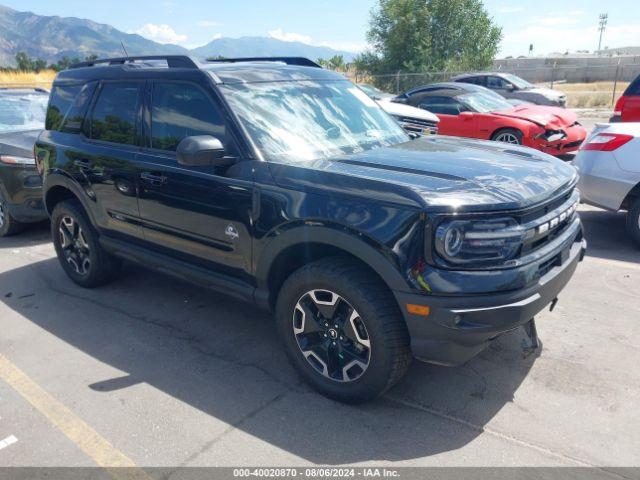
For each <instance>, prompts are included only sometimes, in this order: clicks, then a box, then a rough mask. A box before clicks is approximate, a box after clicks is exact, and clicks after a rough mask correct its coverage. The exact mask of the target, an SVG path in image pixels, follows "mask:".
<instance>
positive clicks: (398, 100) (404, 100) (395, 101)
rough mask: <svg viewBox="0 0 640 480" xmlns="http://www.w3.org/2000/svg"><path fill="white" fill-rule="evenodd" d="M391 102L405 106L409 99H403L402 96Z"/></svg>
mask: <svg viewBox="0 0 640 480" xmlns="http://www.w3.org/2000/svg"><path fill="white" fill-rule="evenodd" d="M391 101H392V102H393V103H402V104H404V105H406V104H407V103H409V99H408V98H407V97H403V96H401V95H400V96H397V97H394V98H392V99H391Z"/></svg>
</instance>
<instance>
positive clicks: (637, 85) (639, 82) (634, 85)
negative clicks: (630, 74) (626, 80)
mask: <svg viewBox="0 0 640 480" xmlns="http://www.w3.org/2000/svg"><path fill="white" fill-rule="evenodd" d="M624 94H625V95H640V76H639V77H638V78H636V79H635V80H634V81H633V82H631V84H630V85H629V87H628V88H627V90H626V91H625V92H624Z"/></svg>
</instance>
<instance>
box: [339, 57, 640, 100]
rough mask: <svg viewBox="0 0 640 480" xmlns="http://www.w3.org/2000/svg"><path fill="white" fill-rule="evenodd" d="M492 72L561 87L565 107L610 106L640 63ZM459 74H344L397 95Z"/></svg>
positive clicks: (356, 81) (525, 68)
mask: <svg viewBox="0 0 640 480" xmlns="http://www.w3.org/2000/svg"><path fill="white" fill-rule="evenodd" d="M494 71H499V72H503V73H512V74H514V75H517V76H519V77H521V78H524V79H525V80H527V81H529V82H531V83H534V84H536V85H540V86H546V87H549V88H555V89H557V90H561V91H563V92H564V93H566V94H567V103H568V106H569V107H573V108H604V107H612V106H613V105H614V104H615V102H616V101H617V99H618V98H619V97H620V95H622V93H623V92H624V90H625V89H626V87H627V85H628V84H629V82H631V81H633V80H634V79H635V78H636V77H637V76H638V75H640V62H639V63H625V64H623V63H616V64H611V65H556V64H554V65H549V66H537V67H524V66H523V67H507V68H498V69H496V70H494ZM460 73H470V72H469V71H464V72H463V71H440V72H425V73H405V72H396V73H389V74H384V75H368V74H364V73H362V72H347V74H346V75H347V76H348V77H349V78H350V79H351V80H352V81H354V82H355V83H370V84H373V85H375V86H376V87H378V88H380V89H382V90H384V91H386V92H389V93H393V94H396V95H398V94H400V93H402V92H406V91H407V90H410V89H412V88H415V87H419V86H421V85H427V84H430V83H437V82H447V81H449V80H450V79H451V78H452V77H454V76H456V75H458V74H460ZM475 73H482V72H475Z"/></svg>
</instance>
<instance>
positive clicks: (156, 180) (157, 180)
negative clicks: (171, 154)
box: [140, 172, 167, 186]
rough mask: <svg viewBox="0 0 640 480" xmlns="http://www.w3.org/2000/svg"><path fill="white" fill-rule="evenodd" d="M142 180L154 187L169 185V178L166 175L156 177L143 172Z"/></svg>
mask: <svg viewBox="0 0 640 480" xmlns="http://www.w3.org/2000/svg"><path fill="white" fill-rule="evenodd" d="M140 178H141V179H142V180H145V181H147V182H149V183H150V184H152V185H156V186H157V185H164V184H166V183H167V177H165V176H164V175H156V174H154V173H149V172H142V173H141V174H140Z"/></svg>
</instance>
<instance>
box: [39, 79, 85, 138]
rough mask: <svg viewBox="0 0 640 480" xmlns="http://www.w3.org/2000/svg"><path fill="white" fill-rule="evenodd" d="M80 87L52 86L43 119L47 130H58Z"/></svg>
mask: <svg viewBox="0 0 640 480" xmlns="http://www.w3.org/2000/svg"><path fill="white" fill-rule="evenodd" d="M80 90H82V85H54V86H53V88H52V89H51V95H50V96H49V106H48V108H47V117H46V119H45V128H46V129H47V130H59V129H60V127H61V126H62V120H63V119H64V117H65V116H66V114H67V112H68V111H69V108H70V107H71V105H73V102H74V100H75V99H76V96H77V95H78V93H80Z"/></svg>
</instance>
